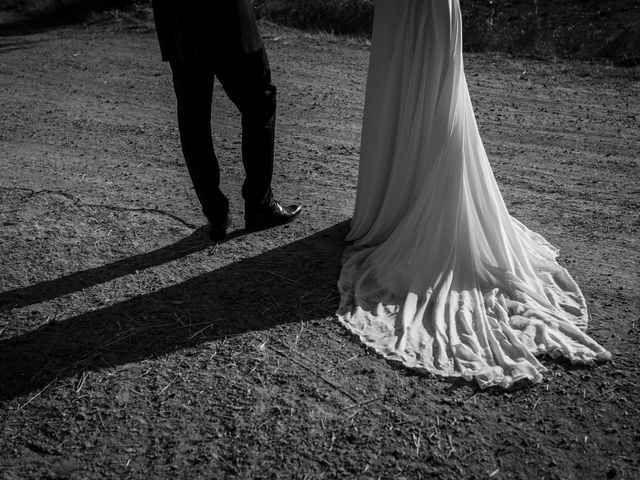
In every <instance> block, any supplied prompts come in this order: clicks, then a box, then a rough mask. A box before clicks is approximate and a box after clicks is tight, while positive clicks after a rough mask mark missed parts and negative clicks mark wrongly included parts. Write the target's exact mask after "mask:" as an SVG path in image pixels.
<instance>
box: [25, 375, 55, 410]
mask: <svg viewBox="0 0 640 480" xmlns="http://www.w3.org/2000/svg"><path fill="white" fill-rule="evenodd" d="M57 379H58V378H57V377H56V378H54V379H53V380H51V381H50V382H49V383H47V385H46V386H45V387H44V388H43V389H42V390H40V391H39V392H38V393H36V394H35V395H34V396H33V397H31V398H30V399H29V400H27V401H26V402H25V403H23V404H22V405H20V406H18V411H20V410H22V409H23V408H24V407H26V406H27V405H29V404H30V403H31V402H33V401H34V400H35V399H36V398H38V397H39V396H40V395H42V393H43V392H44V391H45V390H46V389H47V388H49V387H50V386H51V385H52V384H53V382H55V381H56V380H57Z"/></svg>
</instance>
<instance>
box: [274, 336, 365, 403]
mask: <svg viewBox="0 0 640 480" xmlns="http://www.w3.org/2000/svg"><path fill="white" fill-rule="evenodd" d="M274 341H276V342H278V343H279V344H281V345H283V346H284V347H285V348H287V349H288V350H290V351H292V352H293V353H295V354H297V355H299V356H300V357H302V358H304V359H305V360H306V358H305V357H304V355H302V354H301V353H300V352H296V351H295V350H293V349H292V348H291V347H289V346H288V345H286V344H284V343H282V342H280V341H279V340H274ZM268 347H269V348H270V349H271V350H273V351H274V352H276V353H279V354H280V355H282V356H283V357H285V358H288V359H289V360H291V361H292V362H293V363H295V364H296V365H299V366H301V367H302V368H304V369H306V370H308V371H309V372H311V373H313V374H314V375H316V376H317V377H318V378H320V380H322V381H323V382H325V383H326V384H327V385H330V386H331V387H333V388H334V389H335V390H336V391H338V392H340V393H342V394H343V395H344V396H345V397H347V398H349V399H351V400H352V401H354V402H355V403H359V400H358V399H357V398H355V397H354V396H353V395H351V394H350V393H349V392H347V391H346V390H344V389H343V388H342V387H340V385H336V384H335V383H334V382H332V381H331V380H329V379H328V378H326V377H325V376H324V375H322V374H321V373H320V372H318V371H315V370H314V369H313V368H311V367H310V366H308V365H306V364H305V363H304V362H301V361H300V360H296V359H295V358H293V357H291V356H287V354H286V353H284V352H283V351H282V350H278V349H277V348H275V347H274V346H272V345H268Z"/></svg>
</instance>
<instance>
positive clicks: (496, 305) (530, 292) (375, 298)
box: [337, 0, 611, 388]
mask: <svg viewBox="0 0 640 480" xmlns="http://www.w3.org/2000/svg"><path fill="white" fill-rule="evenodd" d="M374 18H375V19H374V30H373V41H372V48H371V58H370V65H369V76H368V80H367V91H366V98H365V109H364V120H363V130H362V145H361V158H360V171H359V178H358V189H357V196H356V206H355V212H354V216H353V219H352V220H351V229H350V232H349V234H348V236H347V241H350V242H353V243H352V245H351V246H349V247H348V248H347V249H346V250H345V253H344V258H343V267H342V272H341V275H340V279H339V281H338V287H339V290H340V294H341V303H340V307H339V310H338V313H337V315H338V318H339V320H340V321H341V322H342V323H343V324H344V325H345V326H346V327H347V328H348V329H349V330H350V331H351V332H353V333H355V334H357V335H358V336H359V337H360V339H361V341H362V342H364V343H365V344H366V345H368V346H370V347H372V348H373V349H374V350H376V351H377V352H379V353H380V354H382V355H383V356H384V357H386V358H388V359H390V360H396V361H399V362H401V363H402V364H404V365H406V366H408V367H410V368H415V369H419V370H426V371H428V372H432V373H435V374H438V375H444V376H460V377H463V378H465V379H468V380H471V379H475V380H476V381H477V382H478V384H479V385H480V387H482V388H485V387H488V386H493V385H499V386H502V387H508V386H510V385H511V384H512V383H513V382H515V381H518V380H520V379H529V380H531V381H533V382H538V381H540V379H541V374H542V372H544V371H545V368H544V366H543V365H542V364H541V363H540V362H539V361H538V360H537V359H536V356H538V355H541V354H548V355H550V356H551V357H554V358H555V357H558V356H564V357H566V358H567V359H569V360H570V361H571V362H573V363H580V364H591V363H593V362H594V361H597V360H607V359H609V358H610V356H611V355H610V353H609V352H607V351H606V350H605V349H604V348H602V347H601V346H600V345H598V343H596V342H595V341H594V340H593V339H591V338H590V337H589V336H587V335H586V334H585V333H584V330H585V329H586V327H587V321H588V316H587V309H586V304H585V300H584V297H583V295H582V293H581V292H580V289H579V288H578V286H577V285H576V283H575V282H574V280H573V279H572V278H571V276H570V275H569V273H568V272H567V270H566V269H564V268H563V267H561V266H560V265H558V263H556V260H555V257H556V255H557V250H556V249H555V248H554V247H553V246H552V245H550V244H549V243H548V242H547V241H546V240H545V239H544V238H543V237H542V236H540V235H539V234H536V233H534V232H532V231H530V230H529V229H527V228H526V227H525V226H524V225H523V224H522V223H520V222H519V221H518V220H516V219H514V218H512V217H511V216H510V215H509V213H508V212H507V209H506V207H505V204H504V201H503V199H502V196H501V195H500V191H499V190H498V186H497V184H496V181H495V179H494V176H493V172H492V170H491V167H490V165H489V163H488V160H487V156H486V153H485V150H484V147H483V145H482V142H481V140H480V136H479V133H478V128H477V125H476V121H475V118H474V113H473V108H472V105H471V99H470V97H469V92H468V89H467V83H466V79H465V75H464V71H463V64H462V32H461V28H462V20H461V16H460V7H459V3H458V0H377V1H376V10H375V17H374Z"/></svg>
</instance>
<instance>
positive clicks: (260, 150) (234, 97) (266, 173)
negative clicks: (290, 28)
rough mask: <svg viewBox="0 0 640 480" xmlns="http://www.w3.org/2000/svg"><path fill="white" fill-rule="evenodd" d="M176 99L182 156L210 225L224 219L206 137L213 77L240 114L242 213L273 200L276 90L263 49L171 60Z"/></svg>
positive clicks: (222, 197)
mask: <svg viewBox="0 0 640 480" xmlns="http://www.w3.org/2000/svg"><path fill="white" fill-rule="evenodd" d="M170 64H171V70H172V72H173V86H174V89H175V92H176V98H177V100H178V127H179V129H180V141H181V144H182V153H183V154H184V159H185V161H186V163H187V168H188V169H189V175H190V176H191V180H192V181H193V186H194V188H195V190H196V194H197V196H198V199H199V200H200V203H201V204H202V211H203V213H204V214H205V216H206V217H207V218H208V219H209V220H210V221H216V220H220V219H221V218H223V217H224V216H225V215H226V214H227V212H228V211H229V201H228V200H227V198H226V197H225V195H224V194H223V193H222V191H221V190H220V168H219V165H218V159H217V157H216V154H215V151H214V148H213V141H212V138H211V100H212V96H213V82H214V77H216V78H217V79H218V81H219V82H220V84H221V85H222V88H224V91H225V93H226V94H227V96H228V97H229V99H230V100H231V101H232V102H233V103H234V104H235V105H236V107H238V110H239V111H240V113H241V114H242V162H243V165H244V170H245V175H246V177H245V181H244V184H243V185H242V197H243V198H244V201H245V213H246V212H251V211H255V210H257V209H259V208H260V207H261V206H264V205H269V204H270V203H271V201H272V193H271V177H272V174H273V144H274V130H275V119H276V88H275V86H274V85H272V83H271V70H270V68H269V62H268V60H267V55H266V52H265V51H264V49H262V50H259V51H257V52H253V53H251V54H248V55H243V56H241V58H238V59H234V60H229V61H226V62H221V63H220V64H209V63H200V62H190V61H171V62H170Z"/></svg>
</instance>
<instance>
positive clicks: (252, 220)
mask: <svg viewBox="0 0 640 480" xmlns="http://www.w3.org/2000/svg"><path fill="white" fill-rule="evenodd" d="M301 211H302V206H300V205H290V206H288V207H283V206H282V205H280V204H279V203H278V202H276V201H275V200H272V201H271V205H268V206H265V207H262V208H259V209H257V210H255V211H249V212H247V213H245V215H244V226H245V228H246V229H247V230H249V231H251V232H255V231H258V230H264V229H265V228H269V227H275V226H277V225H284V224H285V223H289V222H290V221H292V220H293V219H295V218H296V217H297V216H298V215H300V212H301Z"/></svg>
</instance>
